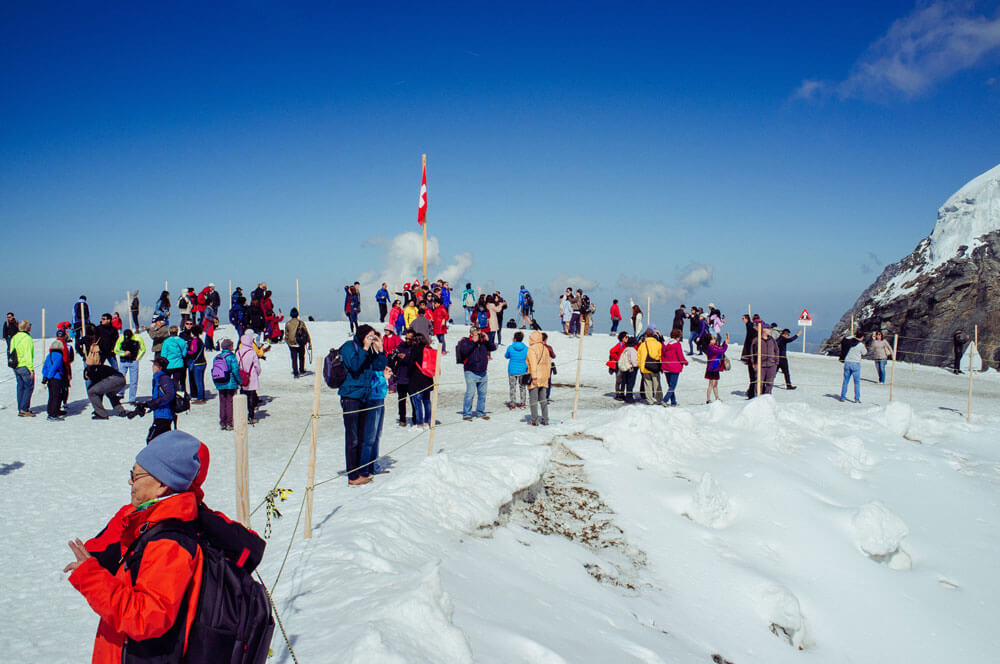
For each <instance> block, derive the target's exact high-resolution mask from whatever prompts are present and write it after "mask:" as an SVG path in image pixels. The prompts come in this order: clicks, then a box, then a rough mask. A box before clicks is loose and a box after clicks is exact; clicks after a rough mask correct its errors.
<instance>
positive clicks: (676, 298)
mask: <svg viewBox="0 0 1000 664" xmlns="http://www.w3.org/2000/svg"><path fill="white" fill-rule="evenodd" d="M714 272H715V268H714V266H712V265H705V264H703V263H691V264H690V265H687V266H685V267H684V268H682V269H681V270H680V271H679V273H678V274H679V276H678V279H677V282H678V285H677V286H670V285H668V284H666V283H665V282H663V281H654V280H651V279H638V278H637V279H633V278H630V277H626V276H625V275H622V276H621V277H619V278H618V287H619V288H621V289H622V290H624V291H625V293H623V295H625V296H628V297H634V298H637V304H638V305H639V306H640V307H643V306H645V305H646V301H647V300H648V301H650V302H651V303H653V304H668V305H670V306H673V305H675V304H688V303H687V302H686V300H688V299H689V298H690V297H691V295H693V294H694V293H695V291H697V290H699V289H701V288H705V287H707V286H710V285H711V283H712V274H713V273H714Z"/></svg>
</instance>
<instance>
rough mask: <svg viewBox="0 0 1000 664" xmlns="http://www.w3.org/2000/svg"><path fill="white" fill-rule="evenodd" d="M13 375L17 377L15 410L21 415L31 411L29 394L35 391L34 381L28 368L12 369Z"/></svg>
mask: <svg viewBox="0 0 1000 664" xmlns="http://www.w3.org/2000/svg"><path fill="white" fill-rule="evenodd" d="M14 375H15V376H16V377H17V410H18V412H21V413H23V412H25V411H28V410H31V393H32V392H34V391H35V380H34V379H33V378H32V377H31V369H29V368H28V367H18V368H17V369H14Z"/></svg>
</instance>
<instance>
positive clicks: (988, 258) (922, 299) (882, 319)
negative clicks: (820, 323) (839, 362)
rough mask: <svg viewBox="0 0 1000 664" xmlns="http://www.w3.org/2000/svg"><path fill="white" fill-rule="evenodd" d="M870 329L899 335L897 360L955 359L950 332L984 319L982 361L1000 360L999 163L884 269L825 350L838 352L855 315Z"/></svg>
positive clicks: (944, 362) (858, 322) (934, 362)
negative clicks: (906, 252)
mask: <svg viewBox="0 0 1000 664" xmlns="http://www.w3.org/2000/svg"><path fill="white" fill-rule="evenodd" d="M852 316H853V319H854V322H855V325H856V326H860V327H861V329H862V330H863V331H864V332H866V333H872V332H874V331H876V330H882V331H883V333H884V334H885V335H886V339H889V340H890V341H891V340H892V335H893V334H898V335H899V355H898V357H899V359H900V360H906V361H908V362H918V363H921V364H929V365H934V366H945V365H947V366H950V365H951V362H952V358H953V346H952V341H951V339H952V336H953V335H954V334H955V331H956V330H962V331H964V332H965V333H966V334H968V335H970V336H972V333H973V329H974V326H976V325H978V326H979V351H980V354H981V356H982V358H983V364H984V366H992V367H997V366H998V365H1000V165H998V166H996V167H994V168H992V169H990V170H989V171H987V172H986V173H983V174H982V175H980V176H979V177H977V178H975V179H974V180H972V181H970V182H969V183H968V184H966V185H965V186H964V187H962V188H961V189H959V190H958V192H956V193H955V194H954V195H953V196H952V197H951V198H949V199H948V201H947V202H946V203H945V204H944V205H943V206H941V209H940V210H938V218H937V224H936V225H935V227H934V231H933V232H932V233H931V234H930V235H929V236H928V237H926V238H924V239H923V240H921V241H920V243H919V244H918V245H917V247H916V249H914V250H913V253H911V254H910V255H909V256H907V257H906V258H904V259H903V260H901V261H899V262H898V263H894V264H892V265H889V266H888V267H886V268H885V270H884V271H883V272H882V274H881V275H879V277H878V279H876V280H875V282H874V283H873V284H872V285H871V286H869V287H868V288H867V289H865V291H864V292H863V293H862V294H861V297H859V298H858V300H857V301H856V302H855V303H854V306H852V307H851V308H850V310H848V311H847V312H846V313H845V314H844V315H843V317H841V319H840V321H839V322H838V323H837V325H836V326H834V328H833V334H832V335H831V336H830V338H829V339H827V340H826V341H825V342H824V344H823V347H822V348H821V351H820V352H826V353H829V354H836V353H837V352H838V351H839V347H840V340H841V339H842V338H843V337H844V336H845V335H846V334H847V333H848V330H849V328H850V324H851V319H852Z"/></svg>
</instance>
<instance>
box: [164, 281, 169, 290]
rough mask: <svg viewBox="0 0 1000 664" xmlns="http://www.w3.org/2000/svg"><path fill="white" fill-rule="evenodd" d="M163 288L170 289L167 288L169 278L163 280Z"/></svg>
mask: <svg viewBox="0 0 1000 664" xmlns="http://www.w3.org/2000/svg"><path fill="white" fill-rule="evenodd" d="M163 290H165V291H169V290H170V289H169V288H167V280H166V279H164V280H163Z"/></svg>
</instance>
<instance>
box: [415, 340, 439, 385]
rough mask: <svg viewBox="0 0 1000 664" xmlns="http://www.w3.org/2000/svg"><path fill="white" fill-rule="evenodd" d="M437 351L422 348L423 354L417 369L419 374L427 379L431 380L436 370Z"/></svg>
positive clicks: (425, 347)
mask: <svg viewBox="0 0 1000 664" xmlns="http://www.w3.org/2000/svg"><path fill="white" fill-rule="evenodd" d="M437 357H438V354H437V351H436V350H434V349H433V348H431V347H430V346H424V354H423V356H422V357H421V358H420V363H419V364H418V365H417V368H418V369H420V373H422V374H423V375H425V376H427V377H428V378H433V377H434V373H435V372H436V370H437Z"/></svg>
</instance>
